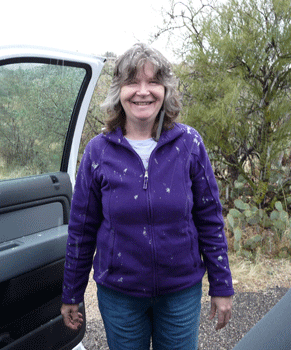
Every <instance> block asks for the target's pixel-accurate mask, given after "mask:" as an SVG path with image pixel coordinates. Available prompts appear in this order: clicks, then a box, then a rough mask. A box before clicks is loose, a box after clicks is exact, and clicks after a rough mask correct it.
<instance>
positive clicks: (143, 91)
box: [137, 82, 150, 95]
mask: <svg viewBox="0 0 291 350" xmlns="http://www.w3.org/2000/svg"><path fill="white" fill-rule="evenodd" d="M149 93H150V92H149V85H148V84H147V83H145V82H141V83H140V84H139V85H138V90H137V94H139V95H148V94H149Z"/></svg>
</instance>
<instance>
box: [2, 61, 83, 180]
mask: <svg viewBox="0 0 291 350" xmlns="http://www.w3.org/2000/svg"><path fill="white" fill-rule="evenodd" d="M85 76H86V70H85V69H84V68H83V67H79V66H64V65H60V64H50V63H34V62H25V63H18V62H15V63H10V64H5V65H2V66H0V181H1V180H6V179H13V178H19V177H24V176H31V175H38V174H43V173H48V172H56V171H59V170H60V168H61V163H62V157H63V149H64V144H65V142H66V135H67V131H68V129H69V123H70V119H71V115H72V112H73V110H74V107H75V102H76V99H77V96H78V94H79V91H80V89H81V87H82V84H83V81H84V78H85Z"/></svg>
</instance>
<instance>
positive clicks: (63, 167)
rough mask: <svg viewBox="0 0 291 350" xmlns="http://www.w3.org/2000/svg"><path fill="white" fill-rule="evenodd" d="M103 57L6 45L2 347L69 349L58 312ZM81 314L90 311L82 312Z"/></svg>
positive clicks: (2, 56)
mask: <svg viewBox="0 0 291 350" xmlns="http://www.w3.org/2000/svg"><path fill="white" fill-rule="evenodd" d="M103 64H104V59H102V58H98V57H91V56H86V55H81V54H78V53H68V52H61V51H57V50H49V49H44V48H35V47H6V48H0V305H1V319H0V349H1V350H8V349H9V350H20V349H21V350H25V349H28V350H32V349H41V350H46V349H51V350H54V349H55V350H61V349H62V350H65V349H72V348H73V347H74V346H75V345H77V344H78V343H79V342H80V341H81V339H82V338H83V335H84V333H85V327H86V322H84V325H83V327H82V329H81V330H80V331H78V332H74V331H70V330H69V329H68V328H66V327H65V326H64V324H63V321H62V316H61V314H60V307H61V293H62V280H63V269H64V259H65V249H66V241H67V234H68V233H67V227H68V220H69V214H70V204H71V196H72V189H73V185H74V181H75V173H76V164H77V156H78V149H79V143H80V139H81V134H82V129H83V124H84V121H85V117H86V113H87V110H88V107H89V103H90V100H91V97H92V94H93V91H94V88H95V85H96V82H97V80H98V77H99V75H100V72H101V69H102V66H103ZM81 312H82V313H83V314H85V310H84V305H83V304H82V305H81Z"/></svg>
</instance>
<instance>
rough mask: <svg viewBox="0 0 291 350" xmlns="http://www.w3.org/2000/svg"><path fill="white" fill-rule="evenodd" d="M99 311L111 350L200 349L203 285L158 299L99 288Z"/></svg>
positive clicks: (199, 284) (99, 286)
mask: <svg viewBox="0 0 291 350" xmlns="http://www.w3.org/2000/svg"><path fill="white" fill-rule="evenodd" d="M97 295H98V301H99V309H100V312H101V315H102V318H103V322H104V327H105V331H106V335H107V342H108V346H109V349H110V350H149V348H150V339H151V337H152V343H153V349H154V350H196V349H197V348H198V330H199V321H200V309H201V295H202V285H201V283H198V284H196V285H195V286H194V287H191V288H187V289H185V290H183V291H180V292H176V293H170V294H166V295H162V296H158V297H154V298H138V297H132V296H128V295H125V294H123V293H119V292H116V291H114V290H111V289H108V288H106V287H104V286H101V285H98V292H97Z"/></svg>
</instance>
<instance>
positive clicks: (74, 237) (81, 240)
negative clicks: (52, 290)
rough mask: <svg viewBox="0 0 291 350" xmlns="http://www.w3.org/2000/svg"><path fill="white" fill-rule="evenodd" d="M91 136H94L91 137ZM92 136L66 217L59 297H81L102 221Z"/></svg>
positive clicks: (71, 299) (65, 299) (75, 299)
mask: <svg viewBox="0 0 291 350" xmlns="http://www.w3.org/2000/svg"><path fill="white" fill-rule="evenodd" d="M93 140H94V139H93ZM94 154H96V150H94V144H93V142H92V140H91V141H90V142H89V144H88V145H87V147H86V149H85V152H84V155H83V158H82V161H81V164H80V168H79V171H78V174H77V179H76V185H75V189H74V194H73V199H72V207H71V213H70V220H69V229H68V241H67V250H66V262H65V271H64V284H63V296H62V301H63V303H66V304H78V303H80V302H82V301H83V299H84V293H85V289H86V286H87V284H88V279H89V273H90V270H91V267H92V260H93V255H94V252H95V248H96V237H97V230H98V228H99V226H100V223H101V221H102V205H101V190H100V184H99V183H98V181H97V180H96V178H97V176H96V173H97V172H98V170H99V169H98V168H99V166H98V163H97V161H96V160H95V159H94V160H93V159H92V158H93V157H94Z"/></svg>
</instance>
